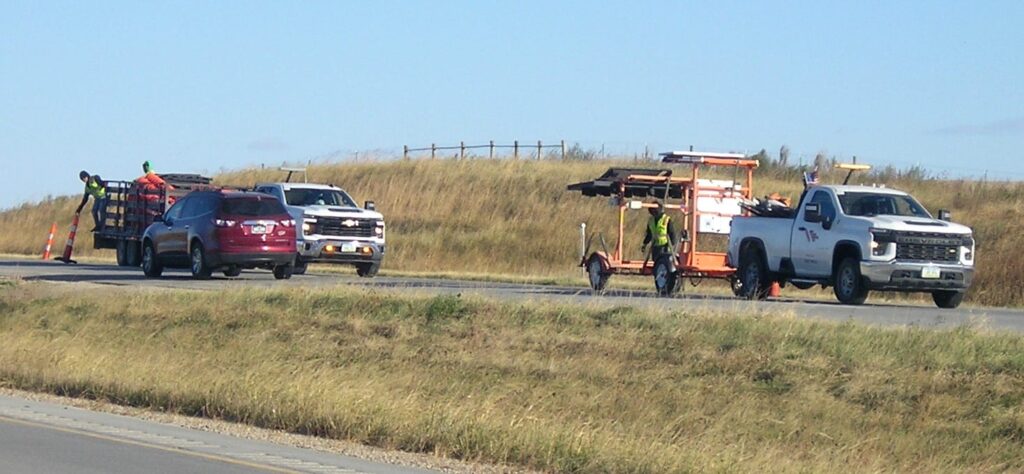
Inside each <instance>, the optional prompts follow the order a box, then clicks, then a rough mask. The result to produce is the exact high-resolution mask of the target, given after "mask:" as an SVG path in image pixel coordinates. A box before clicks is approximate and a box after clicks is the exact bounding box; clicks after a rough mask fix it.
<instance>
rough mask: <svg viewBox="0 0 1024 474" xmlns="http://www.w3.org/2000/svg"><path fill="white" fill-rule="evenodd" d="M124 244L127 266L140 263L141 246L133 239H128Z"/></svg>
mask: <svg viewBox="0 0 1024 474" xmlns="http://www.w3.org/2000/svg"><path fill="white" fill-rule="evenodd" d="M124 245H125V257H126V258H127V263H128V266H129V267H137V266H139V265H142V246H141V245H140V244H139V243H138V242H135V241H134V240H129V241H127V242H125V243H124Z"/></svg>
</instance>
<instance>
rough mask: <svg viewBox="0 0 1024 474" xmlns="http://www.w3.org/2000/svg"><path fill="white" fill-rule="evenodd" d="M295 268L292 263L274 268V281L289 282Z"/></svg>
mask: <svg viewBox="0 0 1024 474" xmlns="http://www.w3.org/2000/svg"><path fill="white" fill-rule="evenodd" d="M293 270H294V266H293V265H292V264H290V263H287V264H284V265H278V266H276V267H274V279H276V280H287V279H289V278H291V277H292V271H293Z"/></svg>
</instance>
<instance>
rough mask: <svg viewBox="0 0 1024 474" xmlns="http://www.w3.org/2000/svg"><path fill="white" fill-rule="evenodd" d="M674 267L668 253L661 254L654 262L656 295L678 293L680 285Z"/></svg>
mask: <svg viewBox="0 0 1024 474" xmlns="http://www.w3.org/2000/svg"><path fill="white" fill-rule="evenodd" d="M674 267H675V266H674V265H672V257H671V256H669V255H662V256H661V257H658V261H656V262H654V271H653V273H654V289H655V290H657V291H658V296H674V295H675V294H676V293H679V287H680V286H681V285H680V284H679V275H678V274H677V273H676V271H675V268H674Z"/></svg>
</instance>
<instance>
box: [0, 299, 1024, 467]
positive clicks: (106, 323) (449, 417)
mask: <svg viewBox="0 0 1024 474" xmlns="http://www.w3.org/2000/svg"><path fill="white" fill-rule="evenodd" d="M57 288H60V287H53V286H47V285H43V284H20V285H15V286H13V287H12V286H11V285H0V340H3V342H4V343H3V344H0V383H4V384H7V385H10V386H14V387H20V388H25V389H32V390H46V391H51V392H55V393H59V394H68V395H72V396H85V397H95V398H101V399H108V400H112V401H115V402H117V403H122V404H129V405H135V406H142V407H150V408H155V409H160V410H169V411H175V412H180V413H186V414H193V415H201V416H211V417H218V418H224V419H229V420H237V421H241V422H244V423H250V424H254V425H260V426H264V427H270V428H278V429H285V430H290V431H294V432H300V433H309V434H315V435H320V436H327V437H336V438H344V439H350V440H355V441H359V442H363V443H369V444H373V445H379V446H384V447H390V448H398V449H403V450H409V451H422V452H430V453H437V454H441V455H445V456H452V457H457V458H464V459H472V460H483V461H496V462H503V463H510V464H515V465H520V466H527V467H532V468H537V469H542V470H547V471H552V472H637V473H647V472H650V473H665V472H706V471H721V472H929V473H930V472H964V471H969V472H971V471H973V472H986V471H1009V472H1019V471H1021V470H1024V457H1022V456H1021V455H1020V453H1021V452H1022V450H1024V411H1022V408H1021V407H1022V404H1021V403H1022V401H1024V339H1022V338H1021V337H1020V336H1017V335H994V334H984V333H980V332H976V331H974V330H970V329H961V330H956V331H950V332H943V331H926V330H915V329H906V330H883V329H874V328H869V327H867V326H863V325H852V324H850V325H836V324H830V323H816V322H808V321H800V320H794V319H790V318H786V317H772V316H765V317H761V318H751V317H749V316H747V315H740V316H734V315H723V314H707V313H702V312H699V311H697V312H695V311H694V310H692V309H690V310H680V311H676V312H671V313H651V312H639V311H637V310H633V309H627V308H620V309H609V310H594V309H584V308H580V307H552V306H550V305H547V306H543V307H541V306H533V305H500V304H496V303H490V302H485V301H479V300H469V301H467V300H464V299H459V298H456V297H451V296H443V297H436V298H409V297H399V296H387V295H381V294H374V293H366V292H354V291H352V290H344V289H336V290H328V291H325V290H316V291H304V290H288V291H280V290H275V291H266V290H229V291H226V292H208V293H207V292H185V291H179V292H156V291H149V292H141V293H140V292H139V291H138V290H126V289H125V290H121V289H118V290H104V291H103V294H102V295H101V294H96V293H82V292H79V293H78V294H75V295H71V294H68V293H67V290H63V291H64V293H54V291H57V290H56V289H57ZM111 301H115V302H116V304H114V305H112V304H111Z"/></svg>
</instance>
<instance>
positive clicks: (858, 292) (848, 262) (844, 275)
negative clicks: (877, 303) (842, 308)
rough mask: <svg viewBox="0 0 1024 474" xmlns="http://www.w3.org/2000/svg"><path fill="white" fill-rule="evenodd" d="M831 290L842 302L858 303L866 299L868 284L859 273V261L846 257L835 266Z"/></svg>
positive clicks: (862, 302)
mask: <svg viewBox="0 0 1024 474" xmlns="http://www.w3.org/2000/svg"><path fill="white" fill-rule="evenodd" d="M835 271H836V273H835V275H834V277H833V285H832V290H833V292H834V293H835V294H836V299H837V300H839V302H840V303H842V304H850V305H859V304H864V300H866V299H868V293H869V290H868V286H867V284H866V283H865V281H864V277H863V276H861V274H860V262H859V261H858V260H857V259H856V258H854V257H846V258H844V259H843V260H842V261H841V262H839V266H838V267H836V270H835Z"/></svg>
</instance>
